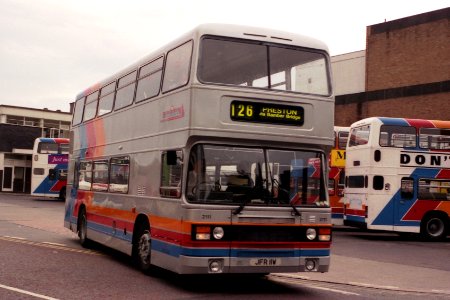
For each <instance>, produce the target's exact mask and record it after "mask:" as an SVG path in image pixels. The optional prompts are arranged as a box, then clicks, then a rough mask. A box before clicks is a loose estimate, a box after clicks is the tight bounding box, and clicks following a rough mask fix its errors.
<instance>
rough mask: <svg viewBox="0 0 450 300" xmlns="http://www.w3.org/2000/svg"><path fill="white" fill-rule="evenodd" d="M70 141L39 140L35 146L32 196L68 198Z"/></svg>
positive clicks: (63, 139) (60, 139)
mask: <svg viewBox="0 0 450 300" xmlns="http://www.w3.org/2000/svg"><path fill="white" fill-rule="evenodd" d="M68 162H69V139H65V138H37V139H36V140H35V141H34V145H33V158H32V169H33V171H32V175H31V195H32V196H42V197H57V198H59V199H61V200H64V199H65V197H66V184H67V167H68Z"/></svg>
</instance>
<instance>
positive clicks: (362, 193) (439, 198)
mask: <svg viewBox="0 0 450 300" xmlns="http://www.w3.org/2000/svg"><path fill="white" fill-rule="evenodd" d="M345 173H346V177H345V196H344V197H345V201H344V202H345V209H344V224H345V225H352V226H357V227H363V228H367V229H378V230H388V231H395V232H410V233H420V234H421V235H422V236H423V237H425V238H427V239H435V240H438V239H443V238H445V237H446V236H447V235H448V234H449V230H450V217H449V216H450V121H437V120H420V119H403V118H382V117H374V118H368V119H364V120H361V121H358V122H355V123H353V124H352V125H351V128H350V137H349V140H348V145H347V158H346V166H345Z"/></svg>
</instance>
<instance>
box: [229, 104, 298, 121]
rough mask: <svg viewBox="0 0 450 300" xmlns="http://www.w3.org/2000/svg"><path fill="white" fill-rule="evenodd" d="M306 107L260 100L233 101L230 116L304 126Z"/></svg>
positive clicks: (232, 117)
mask: <svg viewBox="0 0 450 300" xmlns="http://www.w3.org/2000/svg"><path fill="white" fill-rule="evenodd" d="M304 114H305V113H304V109H303V107H300V106H292V105H281V104H267V103H258V102H248V101H238V100H234V101H232V102H231V107H230V118H231V120H233V121H241V122H256V123H271V124H283V125H291V126H303V123H304Z"/></svg>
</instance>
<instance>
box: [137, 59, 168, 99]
mask: <svg viewBox="0 0 450 300" xmlns="http://www.w3.org/2000/svg"><path fill="white" fill-rule="evenodd" d="M162 67H163V58H162V57H160V58H158V59H156V60H155V61H153V62H151V63H148V64H146V65H145V66H143V67H141V69H140V71H139V80H138V85H137V90H136V103H137V102H140V101H143V100H146V99H149V98H152V97H155V96H157V95H158V94H159V87H160V85H161V75H162Z"/></svg>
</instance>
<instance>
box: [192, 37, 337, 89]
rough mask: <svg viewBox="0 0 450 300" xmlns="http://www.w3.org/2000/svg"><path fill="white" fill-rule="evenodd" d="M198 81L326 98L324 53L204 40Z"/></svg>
mask: <svg viewBox="0 0 450 300" xmlns="http://www.w3.org/2000/svg"><path fill="white" fill-rule="evenodd" d="M198 78H199V80H200V81H202V82H205V83H218V84H229V85H236V86H248V87H257V88H265V89H271V90H284V91H292V92H299V93H306V94H315V95H329V94H330V92H331V91H330V84H329V80H328V78H329V76H328V69H327V59H326V56H325V54H324V53H321V52H314V51H312V50H306V49H302V48H288V47H286V46H278V45H274V44H264V43H261V42H254V41H243V40H227V39H223V38H220V39H219V38H213V37H205V38H204V39H203V40H202V43H201V46H200V62H199V68H198Z"/></svg>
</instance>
